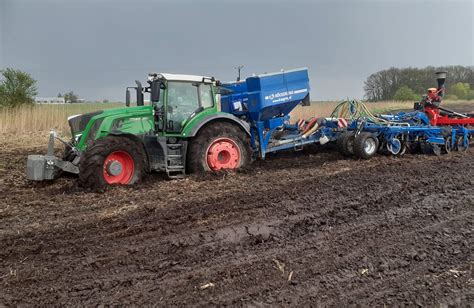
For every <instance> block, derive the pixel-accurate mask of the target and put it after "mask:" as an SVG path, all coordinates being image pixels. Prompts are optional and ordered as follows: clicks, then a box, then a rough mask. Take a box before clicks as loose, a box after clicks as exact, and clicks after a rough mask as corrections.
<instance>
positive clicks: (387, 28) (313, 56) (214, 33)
mask: <svg viewBox="0 0 474 308" xmlns="http://www.w3.org/2000/svg"><path fill="white" fill-rule="evenodd" d="M473 19H474V0H465V1H435V0H432V1H360V0H353V1H294V0H287V1H242V0H239V1H222V0H221V1H219V0H215V1H211V0H204V1H151V0H150V1H133V0H129V1H126V0H120V1H106V0H102V1H100V0H99V1H91V0H86V1H79V0H63V1H60V0H43V1H41V0H36V1H34V0H0V67H1V68H5V67H13V68H17V69H21V70H25V71H28V72H30V73H31V74H32V75H33V76H34V78H36V79H37V80H38V83H39V94H40V95H41V96H55V95H57V93H58V92H65V91H69V90H74V92H76V93H78V94H79V95H80V96H81V97H83V98H86V99H89V100H96V99H111V100H123V99H124V88H125V87H126V86H127V85H132V84H133V80H135V79H141V80H144V79H145V78H146V74H147V73H148V72H150V71H157V72H171V73H188V74H199V75H211V76H215V77H216V78H218V79H221V80H224V81H225V80H233V79H235V77H236V71H235V69H234V67H235V66H237V65H239V64H242V65H244V66H245V67H244V69H243V74H244V75H250V74H252V73H263V72H272V71H279V70H280V69H282V68H285V69H291V68H296V67H308V68H309V70H310V78H311V86H312V99H313V100H334V99H340V98H344V97H346V96H349V97H355V98H361V97H362V96H363V89H362V88H363V82H364V80H365V79H366V78H367V77H368V76H369V75H370V74H371V73H373V72H376V71H378V70H381V69H385V68H389V67H391V66H396V67H408V66H413V67H425V66H428V65H433V66H440V65H458V64H459V65H473V63H474V37H473V36H474V34H473V31H474V30H473V29H474V21H473Z"/></svg>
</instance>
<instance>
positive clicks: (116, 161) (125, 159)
mask: <svg viewBox="0 0 474 308" xmlns="http://www.w3.org/2000/svg"><path fill="white" fill-rule="evenodd" d="M134 172H135V164H134V162H133V158H132V156H130V154H128V153H127V152H125V151H115V152H112V153H110V154H109V155H108V156H107V157H106V158H105V160H104V168H103V174H104V179H105V181H106V182H107V183H108V184H128V183H130V181H131V180H132V178H133V174H134Z"/></svg>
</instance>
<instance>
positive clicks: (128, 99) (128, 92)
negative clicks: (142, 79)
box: [125, 88, 130, 107]
mask: <svg viewBox="0 0 474 308" xmlns="http://www.w3.org/2000/svg"><path fill="white" fill-rule="evenodd" d="M125 106H127V107H130V90H129V89H128V88H127V90H126V91H125Z"/></svg>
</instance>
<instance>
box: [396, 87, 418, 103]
mask: <svg viewBox="0 0 474 308" xmlns="http://www.w3.org/2000/svg"><path fill="white" fill-rule="evenodd" d="M393 99H394V100H396V101H416V100H418V99H419V97H418V95H416V94H415V92H413V90H412V89H410V88H409V87H407V86H403V87H400V88H399V89H398V90H397V92H395V95H394V96H393Z"/></svg>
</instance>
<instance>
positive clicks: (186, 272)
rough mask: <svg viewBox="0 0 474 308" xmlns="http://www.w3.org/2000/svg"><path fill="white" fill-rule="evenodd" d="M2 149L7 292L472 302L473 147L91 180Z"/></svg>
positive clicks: (38, 297) (19, 295)
mask: <svg viewBox="0 0 474 308" xmlns="http://www.w3.org/2000/svg"><path fill="white" fill-rule="evenodd" d="M40 150H41V151H44V146H43V147H34V148H7V147H4V148H3V149H2V151H1V153H0V162H1V166H0V167H2V168H3V171H2V174H1V175H0V192H1V199H0V202H1V203H0V304H7V305H17V304H34V305H38V304H42V305H51V304H65V305H78V304H82V305H95V304H101V303H103V304H119V303H120V304H132V303H134V304H151V303H153V304H159V305H166V306H168V305H198V306H204V305H206V306H207V305H210V304H211V305H223V304H224V305H242V304H243V305H248V304H250V305H260V304H264V305H266V304H271V305H279V306H287V305H294V306H296V305H298V306H299V305H308V304H313V305H315V304H321V305H336V304H337V305H340V304H342V305H347V304H362V305H370V306H373V305H377V306H381V305H384V304H388V305H390V304H400V305H403V304H408V305H433V304H455V305H456V304H469V303H470V304H472V303H473V302H474V291H473V290H474V280H473V275H472V274H473V261H474V258H473V250H472V245H473V236H472V232H473V227H472V222H473V218H474V212H473V206H474V150H470V151H469V152H468V153H463V154H460V153H452V154H450V155H445V156H441V157H435V156H429V155H406V156H404V157H402V158H392V157H386V156H377V157H375V158H373V159H372V160H370V161H358V160H352V159H343V158H342V157H340V156H339V154H337V153H336V152H331V151H325V150H316V151H311V152H309V153H308V151H306V152H298V153H294V154H293V153H292V154H283V155H279V156H277V157H270V158H269V159H268V160H267V161H265V162H256V163H254V164H253V165H252V168H249V169H248V170H243V171H240V172H238V173H224V174H219V175H208V176H206V177H204V178H198V177H189V178H187V179H185V180H175V181H167V180H164V179H163V177H162V176H160V175H158V174H153V175H150V176H148V177H147V178H146V179H145V181H144V183H142V184H141V185H139V186H136V187H114V188H112V189H110V190H108V191H107V192H105V193H103V194H98V193H87V192H84V191H82V190H81V189H80V188H78V187H77V180H76V179H75V178H74V177H65V178H61V179H59V180H57V181H56V182H54V183H49V184H36V185H33V184H31V183H28V182H27V181H26V180H25V178H24V165H25V159H26V155H27V154H28V153H34V152H39V151H40Z"/></svg>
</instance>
